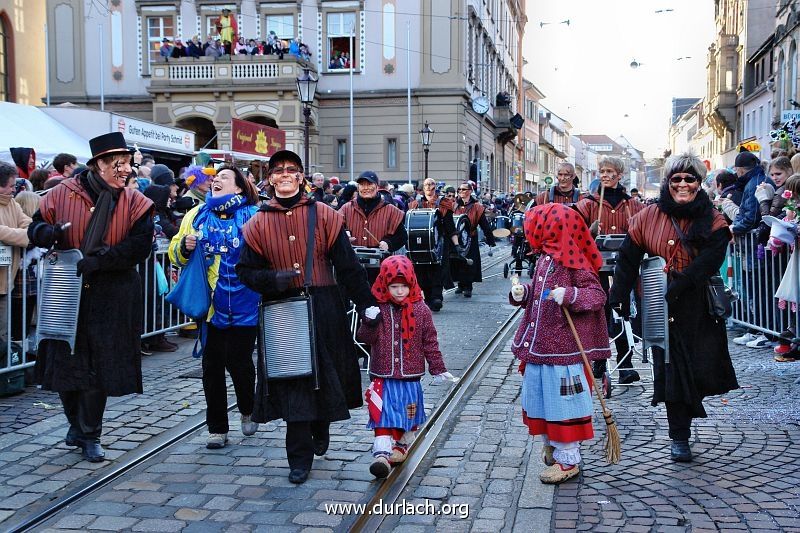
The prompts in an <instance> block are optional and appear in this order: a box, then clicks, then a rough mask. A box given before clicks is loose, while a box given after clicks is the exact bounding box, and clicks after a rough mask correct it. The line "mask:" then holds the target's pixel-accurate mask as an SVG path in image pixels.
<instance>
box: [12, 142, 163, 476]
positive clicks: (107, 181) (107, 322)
mask: <svg viewBox="0 0 800 533" xmlns="http://www.w3.org/2000/svg"><path fill="white" fill-rule="evenodd" d="M89 146H90V148H91V150H92V158H91V159H90V160H89V162H88V163H87V165H88V167H89V170H88V171H86V172H83V173H81V174H80V175H79V176H76V177H73V178H67V179H65V180H64V181H62V182H61V184H60V185H59V186H58V187H55V188H53V189H52V190H51V191H50V192H48V193H47V194H46V195H45V196H44V197H43V198H42V201H41V203H40V205H39V211H37V212H36V214H34V216H33V222H32V223H31V225H30V226H29V227H28V236H29V237H30V241H31V243H33V244H34V245H36V246H39V247H41V248H50V247H51V246H55V247H56V248H57V249H59V250H69V249H75V248H77V249H79V250H80V251H81V252H82V253H83V259H81V260H80V261H79V262H78V273H80V274H81V275H82V276H83V288H82V290H81V300H80V313H79V315H78V323H77V329H76V337H75V350H74V353H70V352H71V350H70V346H69V345H68V344H67V343H66V342H64V341H61V340H52V339H43V340H42V341H41V342H40V343H39V347H38V351H37V359H36V374H37V378H38V380H39V382H40V383H41V385H42V388H43V389H44V390H51V391H55V392H58V394H59V397H60V398H61V404H62V405H63V406H64V414H65V415H66V416H67V420H68V421H69V424H70V428H69V431H68V432H67V437H66V439H65V442H66V444H67V445H68V446H80V447H81V448H83V455H84V457H85V458H86V459H87V460H88V461H91V462H100V461H102V460H103V459H104V457H105V453H104V452H103V448H102V446H101V445H100V435H101V433H102V429H103V412H104V411H105V406H106V399H107V398H108V396H125V395H127V394H133V393H139V394H141V393H142V361H141V354H140V350H141V338H140V336H141V334H142V292H141V289H140V285H139V284H140V280H139V274H138V273H137V272H136V265H138V264H139V263H141V262H142V261H144V260H145V259H146V258H147V256H148V255H150V250H151V245H152V242H153V202H151V201H150V200H148V199H147V198H145V197H144V196H143V195H142V194H141V193H139V191H136V190H133V189H129V188H126V187H125V180H126V179H127V178H128V175H129V174H130V173H131V164H130V162H131V152H130V150H129V149H128V147H127V145H126V143H125V138H124V137H123V136H122V134H121V133H119V132H113V133H107V134H105V135H101V136H99V137H95V138H94V139H92V140H90V141H89ZM66 222H69V223H70V224H71V226H69V227H68V228H65V227H64V224H65V223H66Z"/></svg>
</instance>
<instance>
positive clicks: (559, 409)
mask: <svg viewBox="0 0 800 533" xmlns="http://www.w3.org/2000/svg"><path fill="white" fill-rule="evenodd" d="M524 227H525V238H526V239H527V240H528V242H529V243H530V245H531V248H532V249H533V251H534V252H535V253H538V254H541V255H540V256H539V259H538V260H537V262H536V270H535V274H534V276H533V281H532V282H531V283H528V284H526V285H520V284H518V283H516V284H514V285H512V287H511V292H510V294H509V302H510V303H511V304H512V305H517V306H525V315H524V317H523V318H522V322H521V324H520V327H519V329H518V330H517V333H516V335H515V337H514V340H513V342H512V344H511V351H512V352H513V353H514V355H515V356H516V357H517V359H519V360H520V361H521V362H522V364H521V365H520V372H522V374H523V378H522V393H521V395H520V398H521V401H522V420H523V423H524V424H525V425H526V426H528V433H530V434H531V435H534V436H535V435H542V436H543V439H544V447H543V449H542V451H543V453H542V460H543V461H544V463H545V465H547V466H548V468H546V469H545V470H544V471H543V472H542V473H541V474H540V476H539V479H540V480H541V481H542V482H543V483H561V482H563V481H566V480H567V479H570V478H573V477H575V476H577V475H578V473H579V472H580V467H579V464H580V462H581V453H580V443H581V441H584V440H589V439H591V438H592V437H593V435H594V430H593V428H592V381H593V380H592V376H591V375H588V374H587V371H586V367H585V365H584V363H583V359H582V357H581V353H580V349H579V348H578V344H577V342H576V340H575V337H574V335H573V334H572V331H571V330H570V327H569V324H568V322H567V320H566V318H565V316H564V313H563V311H562V310H561V306H562V305H563V306H564V307H565V308H566V309H567V310H568V311H569V312H570V313H571V314H572V319H573V322H574V324H575V329H576V331H577V333H578V336H579V338H580V340H581V343H582V344H583V347H584V349H585V352H586V355H587V357H588V358H589V359H590V360H592V361H601V360H605V359H607V358H608V357H609V356H610V355H611V350H610V349H609V346H608V336H607V335H606V321H605V316H604V313H603V306H604V304H605V301H606V295H605V292H604V290H603V287H602V286H601V285H600V280H599V278H598V276H597V273H598V271H599V269H600V266H602V263H603V261H602V258H601V256H600V251H599V250H598V249H597V245H596V244H595V242H594V239H593V238H592V237H591V235H590V233H589V229H588V228H587V226H586V224H585V223H584V221H583V220H582V219H581V217H580V216H579V215H578V214H577V213H576V212H575V211H573V210H571V209H570V208H569V207H567V206H565V205H561V204H556V203H551V204H546V205H542V206H537V207H535V208H533V209H532V210H530V211H528V212H527V213H526V215H525V226H524ZM514 281H516V280H514V279H512V282H514Z"/></svg>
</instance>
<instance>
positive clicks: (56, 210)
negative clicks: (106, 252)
mask: <svg viewBox="0 0 800 533" xmlns="http://www.w3.org/2000/svg"><path fill="white" fill-rule="evenodd" d="M152 208H153V202H152V201H151V200H150V199H149V198H147V197H146V196H144V195H143V194H142V193H140V192H139V191H136V190H133V189H127V188H125V189H122V192H120V195H119V199H118V200H117V205H116V207H114V213H113V214H112V215H111V224H109V227H108V229H107V230H106V234H105V237H104V238H103V242H104V243H105V244H106V245H108V246H114V245H116V244H118V243H119V242H120V241H122V240H123V239H124V238H125V237H127V236H128V232H129V231H130V230H131V228H132V227H133V224H134V223H135V222H136V221H137V220H139V219H140V218H141V217H142V216H143V215H144V214H145V213H147V212H148V211H149V210H151V209H152ZM39 211H40V212H41V214H42V219H44V221H45V222H47V223H48V224H64V223H65V222H70V223H71V224H72V225H71V226H70V227H69V228H67V230H66V231H65V232H64V236H63V237H62V238H61V239H60V240H59V247H63V248H64V249H70V248H80V245H81V241H83V236H84V234H85V233H86V228H87V227H88V226H89V219H90V218H91V216H92V212H94V202H93V201H92V198H91V196H89V193H88V192H86V190H85V189H84V188H83V185H82V184H81V182H80V179H79V178H68V179H65V180H63V181H62V182H61V183H60V184H59V185H57V186H56V187H54V188H53V189H52V190H51V191H50V192H49V193H47V194H46V195H44V197H43V198H42V201H41V203H40V204H39Z"/></svg>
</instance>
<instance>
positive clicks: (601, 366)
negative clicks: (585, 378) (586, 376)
mask: <svg viewBox="0 0 800 533" xmlns="http://www.w3.org/2000/svg"><path fill="white" fill-rule="evenodd" d="M605 373H606V362H605V360H601V361H592V376H593V377H594V379H600V378H602V377H603V374H605Z"/></svg>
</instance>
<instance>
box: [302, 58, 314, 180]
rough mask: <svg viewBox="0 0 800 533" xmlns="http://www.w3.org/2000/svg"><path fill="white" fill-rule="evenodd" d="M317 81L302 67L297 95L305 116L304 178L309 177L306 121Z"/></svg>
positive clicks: (309, 115) (309, 113)
mask: <svg viewBox="0 0 800 533" xmlns="http://www.w3.org/2000/svg"><path fill="white" fill-rule="evenodd" d="M317 81H319V79H315V78H313V77H311V74H310V73H309V70H308V69H307V68H304V69H303V75H302V76H300V77H299V78H297V95H298V97H299V98H300V103H301V104H303V117H305V135H304V140H303V143H304V148H305V162H304V163H303V166H304V167H305V176H306V179H309V176H310V174H309V169H310V165H309V161H308V144H309V140H308V121H309V118H310V117H311V105H312V104H313V103H314V93H316V92H317Z"/></svg>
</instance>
